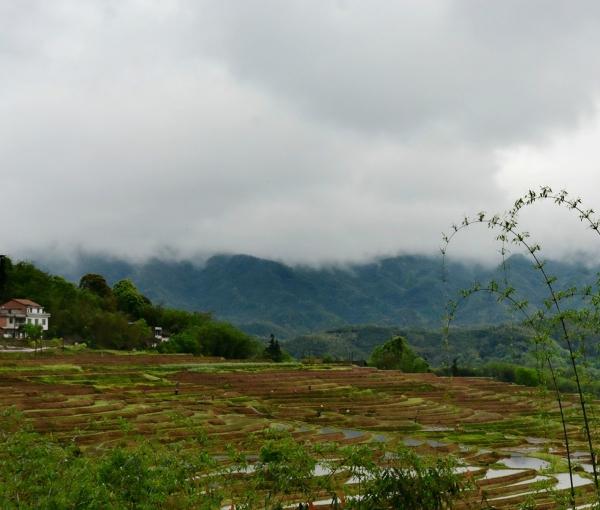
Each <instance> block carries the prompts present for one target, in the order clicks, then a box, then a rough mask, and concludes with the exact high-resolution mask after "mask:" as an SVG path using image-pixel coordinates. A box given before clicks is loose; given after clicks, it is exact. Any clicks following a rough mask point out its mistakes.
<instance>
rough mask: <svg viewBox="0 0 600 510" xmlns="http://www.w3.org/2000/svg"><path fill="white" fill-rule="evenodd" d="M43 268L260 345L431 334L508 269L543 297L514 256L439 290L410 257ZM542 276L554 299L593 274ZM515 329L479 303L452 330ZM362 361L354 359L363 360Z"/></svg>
mask: <svg viewBox="0 0 600 510" xmlns="http://www.w3.org/2000/svg"><path fill="white" fill-rule="evenodd" d="M40 262H43V263H44V264H45V267H48V268H49V269H50V270H51V271H53V272H56V273H57V274H62V275H63V276H65V277H67V278H69V279H71V280H72V281H79V278H80V277H81V275H82V274H85V273H99V274H103V275H105V276H106V277H107V279H108V281H109V282H110V283H111V284H114V283H116V282H118V281H119V280H123V279H127V278H128V279H130V280H131V281H133V282H134V283H135V285H136V286H137V287H138V288H139V289H140V290H141V291H142V293H143V294H144V295H146V296H148V297H149V298H150V299H151V300H152V301H154V302H159V303H165V304H167V305H169V306H172V307H177V308H182V309H187V310H212V311H213V312H214V313H215V314H216V316H218V317H219V318H221V319H222V320H227V321H229V322H232V323H234V324H235V325H237V326H238V327H240V328H241V329H243V330H244V331H246V332H247V333H250V334H254V335H259V336H262V337H268V336H269V334H270V333H274V334H275V335H276V336H277V337H278V338H280V339H291V338H294V337H296V336H298V335H302V334H308V333H310V332H312V331H323V330H331V329H334V328H341V327H345V326H348V325H357V324H379V325H384V326H397V327H401V328H404V329H407V328H420V329H437V328H439V326H440V320H441V318H442V317H443V315H444V312H445V307H446V299H447V296H453V295H455V294H456V293H457V292H459V291H460V290H461V289H464V288H466V287H469V286H470V285H471V283H472V282H473V281H480V282H485V281H489V280H491V279H496V280H498V281H501V280H502V278H503V276H504V268H505V267H507V268H508V273H509V275H510V278H511V279H513V280H514V281H518V282H520V286H519V287H520V291H521V293H522V296H523V298H524V299H528V300H529V301H530V302H531V303H534V304H536V305H543V301H544V299H545V298H546V297H547V296H546V293H545V288H544V284H543V282H541V281H540V280H539V278H537V277H536V274H535V270H534V269H533V268H532V267H531V264H530V263H529V262H528V261H527V260H526V259H525V258H524V257H523V256H521V255H514V256H512V257H508V258H507V261H506V264H505V265H499V266H498V267H484V266H478V265H474V264H467V263H463V262H458V261H456V260H452V261H449V262H448V263H447V270H448V271H447V275H448V278H447V279H446V281H442V279H441V275H442V270H441V261H440V259H439V258H436V257H427V256H408V255H404V256H398V257H390V258H383V259H380V260H376V261H373V262H371V263H365V264H354V265H349V266H343V267H340V266H333V267H323V268H314V267H307V266H288V265H285V264H282V263H279V262H274V261H271V260H266V259H260V258H256V257H251V256H247V255H218V256H214V257H212V258H210V259H209V260H208V261H206V263H204V264H194V263H193V262H190V261H181V262H177V261H169V260H159V259H151V260H149V261H147V262H144V263H131V262H127V261H124V260H118V259H114V258H108V257H102V256H100V255H81V256H80V258H79V259H78V260H77V261H76V263H75V264H64V263H63V262H60V261H51V260H41V261H40ZM498 262H500V260H498ZM547 267H548V269H549V271H550V272H551V274H554V275H556V276H557V277H558V278H559V282H561V285H562V283H564V285H565V286H564V287H563V286H561V285H559V289H564V288H566V286H568V285H571V284H572V285H577V286H580V285H585V284H587V282H589V281H590V280H592V279H594V278H595V274H596V273H597V272H598V267H597V266H596V267H588V266H587V265H584V264H578V263H567V262H558V261H550V262H548V265H547ZM512 319H513V316H512V314H511V313H510V311H509V310H508V309H507V308H506V307H502V306H498V303H497V300H496V299H495V298H494V297H493V296H488V295H483V294H481V295H478V296H474V297H473V299H471V300H470V301H469V303H466V304H465V306H464V308H462V309H461V311H460V314H458V315H457V317H456V322H455V324H458V325H461V326H486V325H497V324H500V323H507V322H511V321H512ZM390 336H391V335H390ZM390 336H388V337H387V338H390ZM410 340H411V339H410V338H409V341H410ZM369 352H370V350H368V351H367V352H366V353H365V354H364V355H362V356H358V355H357V357H358V358H363V359H366V358H367V356H368V354H369ZM430 361H431V360H430Z"/></svg>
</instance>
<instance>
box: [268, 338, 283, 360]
mask: <svg viewBox="0 0 600 510" xmlns="http://www.w3.org/2000/svg"><path fill="white" fill-rule="evenodd" d="M264 356H265V358H269V359H271V360H273V361H276V362H280V361H283V351H282V350H281V346H280V345H279V342H278V341H277V339H276V338H275V335H273V334H272V333H271V338H270V339H269V344H268V345H267V346H266V347H265V352H264Z"/></svg>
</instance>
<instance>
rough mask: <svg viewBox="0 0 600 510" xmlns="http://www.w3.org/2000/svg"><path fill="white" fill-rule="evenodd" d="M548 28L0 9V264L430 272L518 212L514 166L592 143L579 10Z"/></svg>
mask: <svg viewBox="0 0 600 510" xmlns="http://www.w3.org/2000/svg"><path fill="white" fill-rule="evenodd" d="M484 7H485V8H484ZM564 9H565V8H564V7H561V5H560V4H547V3H545V2H533V1H532V2H528V3H526V4H523V3H521V2H519V3H517V2H501V3H495V4H486V5H485V6H484V5H483V4H481V3H479V2H468V1H463V2H451V1H442V2H439V1H435V2H433V1H431V2H429V1H425V2H424V1H419V2H402V3H399V4H390V3H388V2H378V1H374V2H369V3H364V2H355V1H350V0H348V1H337V2H334V1H331V2H317V1H314V2H311V1H308V2H307V1H302V2H300V1H289V2H279V1H248V2H242V3H240V2H223V1H218V2H217V1H214V2H210V1H206V2H196V1H194V2H192V1H183V0H181V1H173V2H168V3H166V2H152V1H142V0H121V1H110V2H100V1H92V0H79V1H67V0H62V1H56V2H43V1H34V0H30V1H28V2H16V3H15V2H9V1H2V0H0V73H1V75H2V76H3V77H4V78H3V79H2V80H0V161H1V162H2V165H1V168H0V176H1V179H2V185H1V186H0V203H2V206H3V209H4V211H5V212H6V215H7V216H6V218H7V219H8V221H6V222H5V224H4V235H3V238H4V250H5V251H8V252H10V253H16V254H27V253H31V252H33V251H36V252H39V251H40V250H49V249H52V250H56V251H62V252H64V253H68V252H70V251H72V250H75V249H79V248H82V249H85V250H88V251H103V252H108V253H111V254H115V255H120V256H127V257H137V258H144V257H148V256H152V255H153V254H156V253H165V250H166V251H167V252H168V253H171V254H173V256H177V257H182V258H186V257H193V256H196V255H197V254H210V253H214V252H221V251H227V252H245V253H252V254H256V255H260V256H265V257H272V258H281V259H285V260H287V261H291V262H312V263H318V262H323V261H352V260H359V259H365V258H368V257H372V256H375V255H378V254H382V253H386V254H389V253H397V252H426V253H434V252H435V251H436V250H437V247H438V245H439V239H440V233H441V231H442V230H444V229H446V228H447V226H448V225H449V224H450V223H452V222H453V221H455V220H457V219H459V218H460V217H461V216H462V215H463V214H465V213H470V212H473V211H478V210H480V209H488V210H495V209H502V208H505V207H507V206H509V205H510V201H511V199H513V198H514V195H515V194H520V193H521V192H522V191H523V190H522V189H520V188H521V186H524V185H525V184H526V182H524V180H523V178H522V177H523V175H525V172H524V171H522V170H515V169H516V168H519V165H520V163H516V162H515V161H517V160H518V161H524V160H523V159H522V158H521V159H519V156H518V154H522V153H523V151H537V152H536V154H538V155H539V157H538V159H537V160H536V161H537V162H538V163H539V165H538V166H540V165H541V166H544V165H546V164H547V163H548V161H549V159H548V158H549V157H550V160H551V159H552V158H553V157H554V156H553V155H554V152H553V151H554V150H555V149H553V147H555V146H556V145H557V144H559V145H560V143H561V142H560V141H561V140H567V139H569V137H572V136H574V135H573V133H578V132H579V131H580V130H583V131H584V132H585V133H588V132H594V131H593V130H594V129H595V128H593V125H594V122H596V121H595V120H594V119H595V118H596V113H597V110H596V104H597V103H596V101H597V97H598V86H599V84H600V76H598V73H599V71H598V68H597V66H595V65H594V61H595V60H594V59H595V55H594V48H595V47H597V44H598V42H600V41H599V39H600V35H598V34H600V30H598V28H600V27H599V26H598V25H599V21H600V16H599V13H600V8H599V7H597V4H596V3H595V2H589V3H581V4H578V8H577V9H574V8H573V7H572V6H571V7H570V8H569V11H568V13H567V12H565V10H564ZM571 149H573V147H572V146H569V150H571ZM575 150H576V151H578V153H581V154H583V153H585V154H590V155H591V156H593V155H594V153H593V152H591V151H590V150H588V149H586V148H583V147H580V146H575ZM563 153H565V152H564V150H563ZM536 157H537V156H536ZM515 158H516V159H515ZM525 160H526V161H527V163H526V164H527V165H529V164H530V162H531V158H529V159H528V158H525ZM575 166H576V168H575V169H574V170H573V171H572V172H571V174H570V175H571V176H570V177H568V178H566V177H565V179H563V181H564V184H565V185H566V186H567V187H570V188H571V187H574V188H576V191H577V188H579V189H581V188H583V191H585V190H586V189H589V188H591V186H589V184H588V183H587V181H586V180H584V179H583V178H582V176H584V175H585V176H586V178H587V177H589V178H590V179H591V180H592V181H594V182H597V179H598V178H597V177H596V176H595V175H594V174H593V173H590V172H588V170H586V169H584V167H583V165H582V164H581V161H578V162H577V164H576V165H575ZM586 168H587V167H586ZM579 169H581V170H579ZM556 175H559V174H556ZM545 177H546V174H544V172H538V174H536V175H535V179H531V180H529V181H527V185H529V184H544V183H546V182H548V181H546V180H544V178H545ZM563 177H564V176H563ZM538 179H539V182H533V181H535V180H538ZM555 180H556V179H555ZM561 182H562V181H561ZM543 221H544V219H543V218H537V219H536V220H535V221H534V223H535V225H534V226H540V225H543V224H544V223H543ZM486 235H487V234H486V233H483V234H482V235H479V234H475V235H474V237H473V239H474V241H472V242H468V243H466V244H465V246H464V247H460V248H457V253H458V254H461V255H469V256H475V257H481V256H485V254H486V253H488V252H489V250H490V249H491V248H490V246H489V245H488V244H485V243H483V238H484V237H485V236H486ZM488 237H489V236H488Z"/></svg>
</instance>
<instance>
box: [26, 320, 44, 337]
mask: <svg viewBox="0 0 600 510" xmlns="http://www.w3.org/2000/svg"><path fill="white" fill-rule="evenodd" d="M23 332H24V333H25V337H26V338H29V339H30V340H39V339H40V338H42V335H43V333H44V330H43V328H42V326H40V325H39V324H29V323H27V324H25V325H24V326H23Z"/></svg>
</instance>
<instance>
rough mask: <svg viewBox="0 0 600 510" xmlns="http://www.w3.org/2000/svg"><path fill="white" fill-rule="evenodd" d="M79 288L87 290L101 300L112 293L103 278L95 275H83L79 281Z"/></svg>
mask: <svg viewBox="0 0 600 510" xmlns="http://www.w3.org/2000/svg"><path fill="white" fill-rule="evenodd" d="M79 288H80V289H83V290H89V291H90V292H92V293H93V294H96V295H97V296H100V297H102V298H107V297H110V296H112V293H113V292H112V289H111V288H110V286H109V285H108V283H106V280H105V279H104V276H102V275H99V274H95V273H88V274H85V275H83V276H82V277H81V279H80V280H79Z"/></svg>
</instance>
